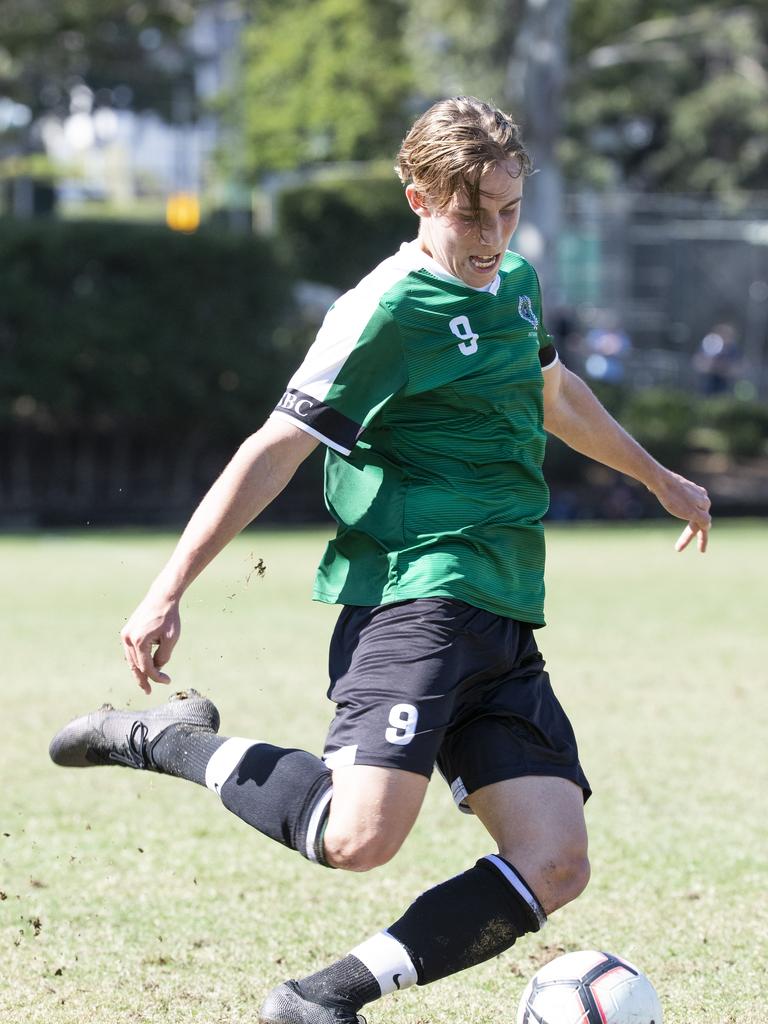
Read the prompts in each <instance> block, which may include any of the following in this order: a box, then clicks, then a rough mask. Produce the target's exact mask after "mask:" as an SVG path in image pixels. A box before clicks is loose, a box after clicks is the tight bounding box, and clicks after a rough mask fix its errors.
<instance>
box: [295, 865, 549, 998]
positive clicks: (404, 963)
mask: <svg viewBox="0 0 768 1024" xmlns="http://www.w3.org/2000/svg"><path fill="white" fill-rule="evenodd" d="M545 920H546V916H545V914H544V911H543V909H542V907H541V905H540V904H539V901H538V900H537V899H536V896H535V895H534V894H533V892H532V891H531V889H530V888H529V887H528V885H526V883H525V882H524V880H523V879H522V878H521V876H520V875H519V874H518V872H517V871H515V869H514V868H513V867H512V865H511V864H509V863H507V861H505V860H504V859H503V858H502V857H498V856H496V855H491V856H489V857H483V858H482V859H481V860H479V861H478V862H477V864H476V865H475V866H474V867H473V868H470V870H469V871H465V872H464V873H463V874H461V875H456V877H455V878H450V879H448V881H447V882H443V883H442V884H441V885H437V886H435V887H434V888H433V889H428V890H427V892H424V893H422V894H421V896H419V897H418V898H417V899H416V900H415V901H414V902H413V903H412V904H411V906H410V907H409V908H408V909H407V910H406V912H405V913H404V914H403V916H402V917H401V918H400V919H399V920H398V921H396V922H395V924H393V925H392V926H391V927H390V928H388V929H387V930H386V931H384V932H379V933H378V934H377V935H374V936H372V937H371V938H370V939H367V940H366V941H365V942H363V943H361V944H360V945H359V946H356V947H355V948H354V949H353V950H352V952H351V953H350V954H349V955H348V956H346V957H344V958H343V959H342V960H338V961H336V963H334V964H331V965H330V967H326V968H324V969H323V970H321V971H318V972H317V973H316V974H312V975H310V976H309V977H307V978H302V979H301V980H300V981H299V982H298V986H299V989H300V991H301V993H302V995H304V997H305V998H306V999H312V1000H313V1001H314V1002H317V1003H323V1004H325V1005H326V1006H342V1007H344V1008H349V1009H351V1010H353V1011H354V1012H357V1011H358V1010H359V1009H360V1008H361V1007H362V1006H363V1005H364V1004H365V1003H369V1002H371V1001H372V1000H374V999H378V998H379V996H380V995H386V994H387V993H388V992H394V991H395V990H397V989H405V988H408V987H409V986H410V985H414V984H419V985H426V984H428V983H429V982H431V981H437V980H438V979H439V978H444V977H446V976H447V975H449V974H455V973H456V972H457V971H463V970H464V969H465V968H467V967H472V966H473V965H475V964H479V963H481V962H482V961H483V960H489V959H490V958H491V957H493V956H496V955H498V954H499V953H501V952H503V951H504V950H505V949H508V948H509V947H510V946H511V945H512V944H513V943H514V942H515V940H516V939H518V938H519V937H520V936H521V935H524V934H525V933H526V932H535V931H538V930H539V928H540V927H541V926H542V924H543V923H544V921H545Z"/></svg>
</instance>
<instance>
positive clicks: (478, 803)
mask: <svg viewBox="0 0 768 1024" xmlns="http://www.w3.org/2000/svg"><path fill="white" fill-rule="evenodd" d="M467 803H468V804H469V806H470V808H471V809H472V811H473V812H474V813H475V814H476V815H477V817H478V818H479V819H480V821H481V822H482V823H483V825H484V826H485V827H486V829H487V830H488V832H489V833H490V834H491V836H492V837H493V839H494V841H495V842H496V844H497V846H498V849H499V853H500V854H501V856H502V857H504V858H505V859H506V860H508V861H509V862H510V863H511V864H513V865H514V866H515V868H516V869H517V870H518V871H519V872H520V874H521V875H522V876H523V878H525V880H526V881H527V882H528V884H529V885H530V887H531V888H532V889H533V891H534V892H535V893H536V895H537V897H538V899H539V901H540V902H541V903H542V905H543V906H544V909H545V910H546V911H547V913H551V911H552V910H555V909H556V908H557V907H559V906H562V905H563V904H564V903H567V902H568V901H569V900H571V899H573V898H574V897H575V896H577V895H578V894H579V892H581V891H582V889H583V888H584V886H585V885H586V883H587V880H588V878H589V861H588V856H587V849H588V840H587V826H586V821H585V818H584V792H583V790H582V789H581V787H580V786H578V785H577V784H576V783H574V782H571V781H570V780H569V779H565V778H560V777H557V776H546V775H529V776H524V777H520V778H514V779H506V780H504V781H503V782H495V783H493V784H492V785H489V786H484V787H483V788H482V789H478V790H476V792H474V793H472V794H471V795H470V796H469V797H468V798H467Z"/></svg>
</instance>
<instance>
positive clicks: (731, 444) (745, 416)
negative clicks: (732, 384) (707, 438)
mask: <svg viewBox="0 0 768 1024" xmlns="http://www.w3.org/2000/svg"><path fill="white" fill-rule="evenodd" d="M702 422H703V423H704V424H705V425H706V426H707V427H710V428H711V429H712V430H715V431H717V432H718V434H719V435H720V448H721V450H722V451H724V452H725V453H726V454H727V455H730V456H732V457H733V458H737V459H739V458H757V457H758V456H760V455H762V454H763V452H764V451H765V446H766V442H768V409H767V408H766V407H765V406H764V405H761V404H760V403H759V402H747V401H743V400H742V399H739V398H734V397H732V396H728V397H723V398H711V399H709V400H708V401H706V402H704V403H702Z"/></svg>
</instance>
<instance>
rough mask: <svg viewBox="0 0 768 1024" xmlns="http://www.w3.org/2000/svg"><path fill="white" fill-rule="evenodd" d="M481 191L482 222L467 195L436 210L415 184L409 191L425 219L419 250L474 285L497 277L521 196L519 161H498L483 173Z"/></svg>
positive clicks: (517, 217) (512, 229) (414, 206)
mask: <svg viewBox="0 0 768 1024" xmlns="http://www.w3.org/2000/svg"><path fill="white" fill-rule="evenodd" d="M480 189H481V194H480V218H479V220H478V219H477V218H476V217H475V216H474V214H473V212H472V208H471V206H470V202H469V197H468V196H467V195H466V194H463V193H459V194H458V195H456V196H454V197H453V199H452V200H451V202H450V203H449V205H448V206H447V207H446V208H444V209H442V210H435V209H433V208H431V207H430V206H428V205H427V204H426V203H425V202H424V201H423V200H422V199H421V197H420V196H419V194H418V192H416V190H415V188H414V186H413V185H409V186H408V189H406V193H407V194H408V200H409V202H410V204H411V208H412V209H413V211H414V212H415V213H416V214H418V216H419V217H420V218H421V224H420V227H419V242H420V244H421V248H422V249H423V250H424V252H426V253H428V254H429V255H430V256H431V257H432V258H433V259H435V260H437V262H438V263H439V264H440V265H441V266H443V267H445V269H446V270H447V271H448V273H449V274H452V275H453V276H454V277H458V278H460V279H461V280H462V281H464V282H465V284H468V285H471V286H472V287H473V288H483V287H484V286H485V285H487V284H490V282H491V281H493V279H494V277H495V276H496V274H497V272H498V270H499V267H500V266H501V260H502V257H503V255H504V252H505V250H506V248H507V246H508V245H509V241H510V239H511V238H512V235H513V234H514V231H515V228H516V227H517V223H518V221H519V219H520V203H521V201H522V196H523V175H522V174H520V165H519V164H518V162H517V161H516V160H510V161H508V162H507V163H504V164H499V165H498V166H497V167H495V168H494V169H493V170H491V171H488V172H486V174H484V175H483V176H482V178H481V179H480Z"/></svg>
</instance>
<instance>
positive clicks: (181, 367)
mask: <svg viewBox="0 0 768 1024" xmlns="http://www.w3.org/2000/svg"><path fill="white" fill-rule="evenodd" d="M0 266H2V278H1V280H0V417H2V418H4V419H7V418H9V417H16V418H17V417H18V416H22V417H24V416H26V417H27V418H31V419H34V420H36V421H37V422H38V423H39V424H40V425H41V426H46V425H50V426H58V427H74V426H84V427H97V428H100V429H108V428H110V427H121V428H122V427H127V428H129V429H130V430H132V431H137V432H140V433H145V434H146V433H154V432H156V431H158V430H167V431H170V432H171V433H178V432H184V431H186V430H189V429H191V428H194V427H195V426H196V425H198V424H199V423H200V420H201V417H203V418H204V419H205V421H206V422H205V427H206V430H207V431H210V432H211V433H213V434H220V435H221V434H224V435H228V436H231V435H233V434H234V433H242V432H243V431H250V430H253V429H254V428H255V427H257V426H258V425H259V424H260V422H261V420H262V419H263V417H264V415H265V414H266V413H267V412H268V411H269V409H270V408H271V407H272V405H273V404H274V401H275V399H276V397H277V396H279V394H280V393H281V392H282V389H283V387H284V384H285V380H286V373H287V372H289V371H290V369H291V368H292V367H293V365H294V364H295V361H296V357H297V351H298V350H300V349H301V348H303V346H304V344H305V339H304V338H296V337H295V336H294V332H293V331H292V330H291V328H290V326H287V325H290V322H291V308H292V300H291V287H292V283H293V282H292V278H291V277H290V275H289V274H288V272H287V269H286V267H285V264H284V263H283V262H282V261H281V260H280V259H279V258H278V255H277V253H276V251H275V249H274V247H273V246H272V245H271V244H270V243H269V242H266V241H264V240H261V239H258V240H257V239H254V238H249V237H240V236H226V235H213V234H206V233H200V234H197V235H191V236H186V235H180V234H175V233H172V232H170V231H168V230H166V229H164V228H160V227H148V226H137V225H129V224H108V223H103V222H84V223H71V222H66V221H34V220H27V221H12V220H8V221H4V222H0Z"/></svg>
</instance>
